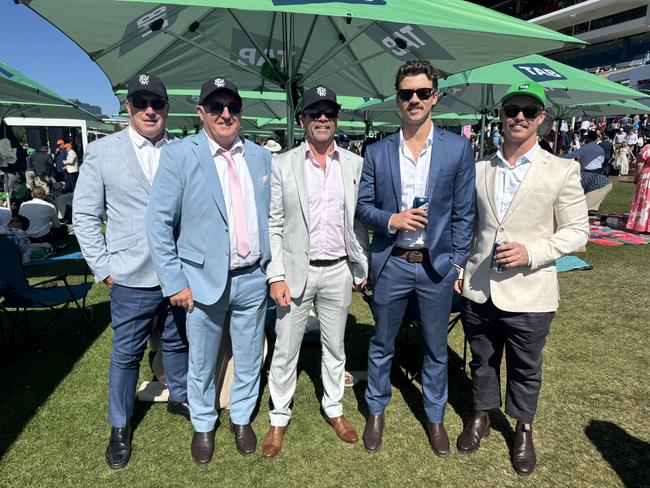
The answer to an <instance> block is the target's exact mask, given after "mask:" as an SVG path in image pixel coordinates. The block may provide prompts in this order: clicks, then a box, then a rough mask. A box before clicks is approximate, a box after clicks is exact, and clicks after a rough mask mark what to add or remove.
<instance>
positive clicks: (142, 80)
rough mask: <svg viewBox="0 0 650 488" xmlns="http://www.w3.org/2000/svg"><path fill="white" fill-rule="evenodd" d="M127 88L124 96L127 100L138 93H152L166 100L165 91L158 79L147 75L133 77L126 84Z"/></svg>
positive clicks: (140, 74) (141, 74)
mask: <svg viewBox="0 0 650 488" xmlns="http://www.w3.org/2000/svg"><path fill="white" fill-rule="evenodd" d="M127 88H128V89H129V91H128V93H127V94H126V97H127V98H130V97H132V96H133V95H135V94H136V93H139V92H146V93H152V94H154V95H158V96H159V97H162V98H165V99H167V98H168V97H167V89H166V88H165V85H164V84H163V82H162V81H161V80H160V78H158V77H157V76H155V75H152V74H149V73H139V74H137V75H135V76H134V77H133V78H131V79H130V80H129V82H128V83H127Z"/></svg>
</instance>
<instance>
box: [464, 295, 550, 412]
mask: <svg viewBox="0 0 650 488" xmlns="http://www.w3.org/2000/svg"><path fill="white" fill-rule="evenodd" d="M554 316H555V312H542V313H521V312H505V311H503V310H500V309H498V308H497V307H495V306H494V304H493V303H492V300H491V299H488V301H487V302H486V303H483V304H479V303H476V302H472V301H471V300H468V299H466V298H464V299H463V311H462V316H461V317H462V323H463V329H464V330H465V337H467V341H468V342H469V346H470V350H471V351H472V360H471V361H470V363H469V366H470V370H471V372H472V384H473V387H472V394H473V396H474V408H475V409H477V410H492V409H496V408H499V407H500V406H501V381H500V372H501V359H502V357H503V351H504V349H505V353H506V413H507V414H508V415H510V416H511V417H513V418H514V419H515V420H518V421H520V422H524V423H532V422H533V418H534V417H535V412H536V410H537V401H538V399H539V392H540V389H541V386H542V349H543V348H544V345H545V344H546V337H547V336H548V333H549V331H550V328H551V321H552V320H553V317H554Z"/></svg>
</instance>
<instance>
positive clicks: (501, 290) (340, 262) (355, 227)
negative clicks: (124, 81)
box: [10, 60, 650, 476]
mask: <svg viewBox="0 0 650 488" xmlns="http://www.w3.org/2000/svg"><path fill="white" fill-rule="evenodd" d="M437 87H438V77H437V73H436V71H435V70H434V69H433V67H432V66H431V64H430V63H429V62H428V61H426V60H414V61H409V62H407V63H405V64H404V65H402V66H401V67H400V69H399V70H398V72H397V73H396V75H395V91H396V94H397V97H396V108H397V110H399V112H400V115H401V118H402V124H401V126H400V129H399V130H398V131H397V132H395V133H394V134H391V135H389V136H387V137H384V138H382V139H380V140H378V141H376V142H375V143H374V144H369V145H365V147H364V148H363V153H364V155H363V157H361V156H359V155H358V154H356V151H360V150H361V148H360V147H358V145H355V146H356V150H355V151H352V150H347V149H345V148H343V147H342V146H341V145H340V144H338V143H337V142H336V139H335V134H336V131H337V126H338V115H339V110H340V108H341V107H340V105H339V103H338V101H337V96H336V94H335V93H334V92H333V91H332V90H331V89H329V88H328V87H326V86H324V85H322V84H318V85H316V86H313V87H311V88H309V89H307V90H305V92H304V95H303V97H302V100H301V103H300V105H299V107H300V108H299V124H300V126H301V127H302V129H303V131H304V140H303V142H302V143H301V144H300V145H299V146H298V147H295V148H292V149H290V150H287V151H282V149H281V148H278V146H279V144H278V143H277V142H276V141H275V140H267V141H266V143H265V146H266V148H263V147H261V146H259V145H257V144H254V143H253V142H251V141H249V140H247V139H244V138H242V137H240V133H239V129H240V120H241V114H242V110H243V109H244V101H243V100H242V98H241V96H240V95H239V90H238V88H237V86H236V85H235V83H233V82H232V81H231V80H228V79H226V78H224V77H221V76H215V77H213V78H210V79H209V80H207V81H206V82H205V83H204V84H203V85H202V86H201V87H200V96H199V99H198V105H197V107H196V110H197V114H198V116H199V117H200V118H201V120H202V123H203V130H202V131H200V132H199V133H198V134H196V135H193V136H188V137H185V138H183V139H181V140H176V139H175V138H174V137H173V136H171V135H170V133H169V132H167V130H166V121H167V116H168V112H169V101H168V96H167V90H166V87H165V85H164V83H163V81H162V80H160V79H159V78H157V77H156V76H154V75H153V74H150V73H139V74H137V75H135V76H134V77H133V78H132V79H131V80H130V81H129V83H128V93H127V97H126V102H125V107H126V110H127V112H128V116H129V126H128V127H127V128H126V129H124V130H122V131H120V132H117V133H115V134H112V135H110V136H107V137H104V138H102V139H99V140H97V141H95V142H92V143H91V144H90V145H89V146H88V147H87V149H86V152H85V157H84V161H83V164H82V165H81V167H80V169H79V170H78V165H77V161H76V155H75V154H73V153H74V151H73V150H72V149H71V147H66V146H65V144H64V145H63V146H62V147H61V148H60V149H59V150H58V151H57V152H55V153H54V154H53V155H51V154H49V153H48V151H47V148H46V147H43V148H39V149H38V150H36V151H30V162H29V166H28V168H29V169H28V171H30V174H29V177H28V178H27V179H28V180H29V183H28V184H29V185H31V199H28V197H26V195H23V197H24V200H25V201H24V202H23V203H21V204H20V206H19V207H18V211H17V213H16V215H15V216H13V218H12V219H11V222H10V226H12V227H13V228H18V227H21V226H22V227H23V229H22V231H26V236H27V237H28V238H29V239H30V240H31V241H32V242H39V241H42V240H57V239H59V238H60V237H62V236H63V235H64V234H65V235H67V232H65V230H66V229H65V227H63V226H61V225H59V221H58V215H57V209H56V207H55V205H53V204H52V202H48V201H47V199H48V197H50V198H51V197H52V195H53V194H54V193H55V192H54V191H53V187H54V185H53V184H50V183H51V181H50V178H51V176H52V175H51V173H50V174H49V175H48V174H47V168H57V174H58V173H63V175H62V176H63V180H64V183H65V187H66V188H67V189H68V190H71V189H75V191H74V200H73V205H72V208H73V218H72V220H73V225H74V231H75V235H76V237H77V239H78V241H79V245H80V247H81V250H82V252H83V254H84V257H85V259H86V261H87V263H88V265H89V267H90V269H91V270H92V272H93V274H94V276H95V279H96V281H97V282H103V283H104V284H105V285H106V286H107V287H108V288H109V289H110V297H111V305H110V307H111V319H112V320H111V327H112V329H113V338H112V351H111V355H110V361H109V367H108V370H109V395H108V421H109V424H110V427H111V431H110V437H109V441H108V445H107V448H106V452H105V457H106V463H107V465H108V466H109V467H111V468H115V469H116V468H122V467H124V466H126V465H127V463H128V462H129V460H130V457H131V450H132V447H131V442H132V431H131V425H130V422H131V417H132V416H133V411H134V404H135V390H136V382H137V379H138V374H139V367H140V362H141V360H142V357H143V355H144V352H145V349H146V347H147V341H148V339H149V337H150V335H151V333H152V324H154V323H155V324H157V327H158V328H159V329H160V331H161V341H162V347H161V351H162V358H163V365H164V371H165V378H166V381H167V385H168V388H169V401H168V404H167V409H168V411H169V412H170V413H171V414H174V415H179V416H182V417H184V418H186V419H187V420H189V421H190V422H191V425H192V429H193V434H192V438H191V442H189V445H190V446H189V447H190V453H191V457H192V459H193V460H194V462H195V463H197V464H199V465H205V464H208V463H210V462H211V460H212V456H213V453H214V444H215V433H216V425H217V421H218V418H219V412H218V410H217V409H216V406H215V403H216V395H217V391H216V384H215V370H216V367H217V363H218V362H219V361H220V360H221V359H222V358H220V357H219V351H220V350H221V348H220V345H221V341H222V338H223V337H224V335H225V333H226V330H228V333H229V337H230V341H231V344H232V357H233V362H234V374H233V380H232V385H231V394H230V423H229V430H230V431H231V432H232V433H233V435H234V444H235V449H236V450H237V451H238V452H239V453H240V454H242V455H251V454H253V453H255V452H256V449H257V435H256V433H255V431H254V430H253V428H252V425H251V421H252V416H253V415H254V411H255V405H256V403H257V401H258V399H259V395H260V374H261V368H262V358H263V344H264V333H265V319H266V311H267V299H268V298H270V299H271V300H272V301H273V302H274V303H275V305H276V320H275V337H276V338H275V343H274V346H273V347H274V350H273V355H272V359H271V362H270V370H269V377H268V387H269V391H270V397H271V403H272V407H271V409H270V412H269V428H268V430H267V432H266V434H265V435H264V438H263V442H262V455H263V456H264V457H267V458H273V457H275V456H277V455H278V454H279V453H280V452H281V450H282V446H283V443H284V442H285V433H286V431H287V429H289V428H290V421H291V419H292V417H293V416H294V409H292V399H293V396H294V394H295V390H296V378H297V362H298V355H299V352H300V345H301V341H302V337H303V334H304V331H305V328H306V325H307V321H308V316H309V313H310V311H311V310H312V308H315V309H316V311H317V315H318V321H319V327H320V333H321V334H320V337H321V342H322V346H323V347H322V361H321V375H322V381H323V394H322V399H321V406H322V410H323V412H324V414H325V419H326V421H327V423H328V424H329V425H330V426H331V428H332V429H333V431H334V433H335V434H336V436H337V437H338V438H339V439H340V440H341V441H343V442H346V443H356V442H358V441H359V440H360V439H361V440H362V442H363V446H364V448H365V449H366V451H368V452H369V453H376V452H378V451H379V450H380V449H381V448H382V445H383V441H384V426H385V422H386V409H387V406H388V404H389V402H390V399H391V384H390V371H391V366H392V361H393V357H394V354H395V338H396V336H397V333H398V331H399V328H400V324H401V322H402V319H403V317H404V315H405V313H406V312H407V306H408V304H409V303H410V302H412V303H414V304H415V305H416V307H415V309H414V311H413V312H412V313H413V314H414V316H413V318H415V319H416V320H417V321H418V322H419V324H420V327H421V332H422V341H423V360H422V398H423V408H424V411H425V413H426V418H427V421H426V432H427V436H428V441H429V445H430V448H431V450H432V451H433V453H434V454H435V455H437V456H439V457H442V458H444V457H447V456H448V455H449V454H450V450H451V447H450V446H451V443H450V440H449V435H448V433H447V430H446V428H445V423H444V419H445V412H446V406H447V399H448V385H447V381H448V374H447V360H448V358H447V321H448V317H449V312H450V310H451V302H452V297H453V294H454V293H457V294H459V295H460V296H461V297H462V323H463V327H464V331H465V336H466V338H467V340H468V342H469V346H470V349H471V353H472V359H471V362H470V370H471V375H472V383H473V391H472V395H473V405H472V411H473V413H472V415H471V418H470V420H469V422H468V423H467V424H466V425H465V427H464V429H463V430H462V432H460V433H459V434H458V436H457V439H456V448H457V449H458V450H459V451H460V452H463V453H467V454H470V453H473V452H475V451H477V450H478V449H479V448H480V443H481V439H482V438H483V437H485V436H487V435H488V433H489V431H490V411H492V410H496V409H499V408H500V407H501V405H502V393H501V380H500V364H501V357H502V355H503V353H504V351H505V356H506V358H505V365H506V370H507V377H506V388H505V391H506V394H505V411H506V413H507V414H508V415H510V416H511V417H512V418H513V419H514V420H515V422H516V425H515V434H514V440H513V446H512V450H511V462H512V465H513V468H514V470H515V471H516V472H517V473H518V474H520V475H523V476H526V475H530V474H531V473H532V472H533V471H534V469H535V466H536V462H537V457H536V452H535V447H534V442H533V422H534V419H535V414H536V410H537V405H538V400H539V395H540V389H541V383H542V376H541V373H542V350H543V347H544V344H545V342H546V338H547V336H548V334H549V332H550V326H551V322H552V320H553V318H554V316H555V312H556V310H557V307H558V300H559V291H558V285H557V277H556V272H555V261H556V259H558V258H559V257H561V256H562V255H565V254H568V253H570V252H572V251H574V250H576V249H578V248H580V247H582V246H584V245H585V244H586V242H587V238H588V235H589V227H588V212H587V207H588V203H587V199H586V197H585V189H583V186H584V184H585V183H584V175H596V174H600V176H603V177H605V176H604V175H602V171H603V169H602V168H603V164H604V162H605V157H604V150H603V148H602V147H601V146H602V144H603V143H604V141H605V140H606V139H605V137H606V136H604V140H603V141H602V142H601V145H598V143H597V132H596V130H592V127H591V123H589V125H587V124H584V129H583V128H582V127H583V124H581V126H580V128H579V129H577V131H576V132H577V133H578V134H579V137H578V139H579V141H578V142H579V143H580V144H581V146H580V148H576V150H575V151H574V152H572V153H569V154H567V155H566V157H565V158H561V157H558V156H556V155H554V154H552V151H551V152H549V151H548V150H544V149H543V145H542V144H541V143H540V142H541V141H539V138H538V135H537V131H538V129H539V127H540V126H541V124H542V123H543V122H544V120H545V118H546V111H545V107H546V106H547V105H548V102H547V99H546V96H545V93H544V89H543V88H542V87H541V86H540V85H539V84H537V83H534V82H530V81H527V82H525V83H523V82H519V83H514V84H513V85H512V86H511V87H510V88H509V90H508V91H507V93H506V94H505V95H504V96H503V98H502V99H501V103H500V120H501V128H500V129H499V128H498V127H496V128H495V129H494V130H493V131H492V133H491V134H490V136H489V137H488V140H489V141H491V143H492V144H493V145H494V151H493V152H492V153H491V154H490V155H489V156H487V157H486V158H484V160H482V161H479V162H476V158H475V155H474V152H473V150H472V147H471V145H470V141H469V140H468V139H467V138H465V137H462V136H460V135H457V134H454V133H452V132H449V131H446V130H443V129H440V128H438V127H434V125H433V123H432V119H431V114H432V110H433V107H434V106H435V105H436V103H437V100H438V98H437ZM626 127H627V123H622V129H623V130H624V131H626ZM630 127H632V129H631V130H630V134H631V133H632V130H637V131H638V130H639V128H638V127H637V128H636V129H634V120H633V119H632V120H631V122H630ZM596 129H597V128H596ZM560 130H561V129H560ZM617 130H619V129H618V128H617ZM566 132H567V133H568V132H570V131H569V130H568V129H567V131H566ZM603 132H604V131H602V132H601V133H603ZM626 133H627V131H626ZM637 137H638V135H637ZM573 139H574V134H571V135H570V140H571V141H572V140H573ZM60 142H61V143H62V142H63V141H60ZM637 142H638V141H637ZM593 145H596V146H598V149H599V150H598V151H594V147H593ZM611 145H612V148H613V150H618V151H620V150H621V149H620V148H621V147H624V146H623V142H616V141H613V143H612V144H611ZM57 146H60V145H59V144H57ZM617 146H618V147H617ZM564 147H569V144H566V145H565V146H564ZM560 152H561V151H560ZM595 152H598V155H597V156H596V157H594V154H595ZM272 154H273V156H272ZM639 158H640V159H639V161H641V160H642V161H644V164H643V167H642V168H641V167H639V170H638V171H637V175H638V178H639V182H640V184H641V182H644V183H642V184H645V185H646V187H647V185H648V180H650V165H649V164H646V163H647V162H648V161H649V160H650V145H646V146H645V147H644V148H643V149H642V150H641V151H640V152H639ZM572 159H576V160H577V161H571V160H572ZM610 159H611V157H610ZM596 160H598V161H599V162H600V164H599V165H597V164H596V163H594V161H596ZM59 166H60V167H61V169H62V171H58V168H59ZM50 171H51V170H50ZM77 174H79V179H78V181H77V179H76V175H77ZM69 175H73V176H69ZM581 175H583V176H582V178H581ZM26 176H27V174H26ZM59 178H61V176H59ZM55 179H56V178H55ZM605 179H607V178H606V177H605ZM75 187H76V188H75ZM20 188H24V189H25V192H27V191H29V189H28V188H27V187H20ZM48 191H49V192H50V194H49V195H48ZM647 196H648V190H647V188H646V193H645V198H646V201H647ZM642 200H643V198H642V197H639V201H642ZM636 201H637V199H636V197H635V202H636ZM641 206H643V205H641ZM644 211H645V214H646V216H647V205H646V207H645V210H643V209H641V210H639V212H640V213H643V212H644ZM27 221H29V222H28V224H27ZM634 221H635V222H636V221H637V219H635V220H634ZM26 224H27V227H26V229H25V228H24V226H25V225H26ZM634 225H636V224H634ZM18 231H21V229H17V231H16V232H18ZM371 234H372V239H370V235H371ZM16 235H17V234H16ZM366 287H371V288H372V300H371V304H372V311H373V316H374V319H375V329H374V335H373V337H372V339H371V341H370V345H369V350H368V379H367V387H366V390H365V396H364V400H365V402H366V404H367V407H368V411H369V415H368V418H367V420H366V423H365V426H364V428H363V433H362V435H361V436H359V435H358V433H357V429H356V428H355V426H354V425H353V424H352V423H351V422H350V421H349V420H348V419H347V418H346V417H345V415H344V411H343V396H344V384H345V362H346V356H345V347H344V336H345V325H346V320H347V314H348V307H349V305H350V304H351V301H352V293H353V291H354V290H362V289H364V288H366ZM295 414H297V415H299V414H300V412H299V411H298V409H297V408H296V412H295ZM392 422H399V419H394V420H392Z"/></svg>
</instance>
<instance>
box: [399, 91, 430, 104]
mask: <svg viewBox="0 0 650 488" xmlns="http://www.w3.org/2000/svg"><path fill="white" fill-rule="evenodd" d="M435 92H436V91H435V90H434V89H433V88H418V89H417V90H411V89H409V88H403V89H401V90H397V97H398V98H399V99H400V100H403V101H405V102H408V101H409V100H410V99H411V98H413V94H414V93H415V94H416V95H417V96H418V98H419V99H420V100H428V99H429V98H431V97H432V96H433V94H434V93H435Z"/></svg>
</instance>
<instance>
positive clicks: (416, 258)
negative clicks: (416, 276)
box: [390, 247, 429, 263]
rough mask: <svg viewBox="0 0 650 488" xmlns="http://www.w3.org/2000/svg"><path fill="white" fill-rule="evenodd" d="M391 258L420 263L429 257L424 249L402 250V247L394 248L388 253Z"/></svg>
mask: <svg viewBox="0 0 650 488" xmlns="http://www.w3.org/2000/svg"><path fill="white" fill-rule="evenodd" d="M390 255H391V256H395V257H397V258H401V259H405V260H406V261H408V262H409V263H421V262H422V261H424V260H425V259H426V257H427V256H428V255H429V254H428V253H427V250H426V249H424V248H423V249H404V248H403V247H394V248H393V250H392V251H391V253H390Z"/></svg>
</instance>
